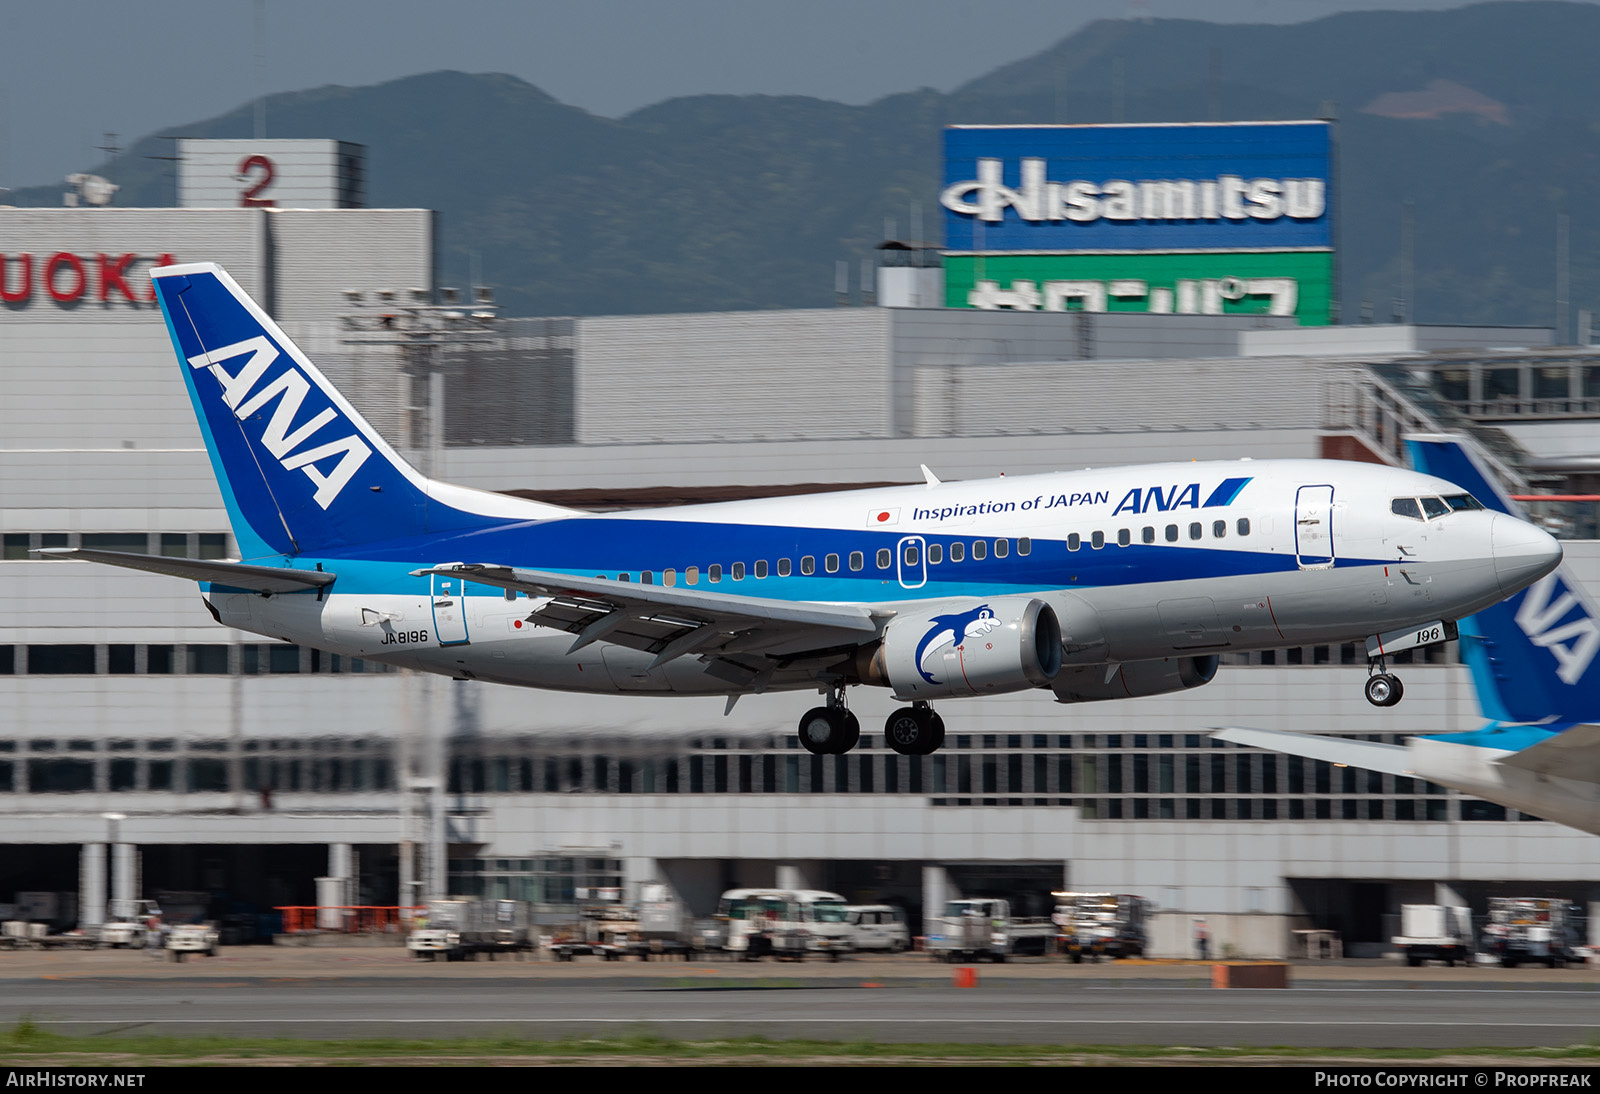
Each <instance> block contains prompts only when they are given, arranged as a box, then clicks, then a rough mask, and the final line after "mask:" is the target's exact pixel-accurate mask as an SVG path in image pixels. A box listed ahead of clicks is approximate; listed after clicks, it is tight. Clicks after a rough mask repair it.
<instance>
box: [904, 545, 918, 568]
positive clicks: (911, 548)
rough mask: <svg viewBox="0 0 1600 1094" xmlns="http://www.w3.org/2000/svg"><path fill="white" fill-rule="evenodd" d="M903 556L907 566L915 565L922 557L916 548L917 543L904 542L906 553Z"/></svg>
mask: <svg viewBox="0 0 1600 1094" xmlns="http://www.w3.org/2000/svg"><path fill="white" fill-rule="evenodd" d="M904 557H905V563H906V565H907V566H915V565H916V564H917V563H918V561H919V560H920V559H921V558H922V552H921V551H918V550H917V545H916V544H915V543H908V544H906V553H905V556H904Z"/></svg>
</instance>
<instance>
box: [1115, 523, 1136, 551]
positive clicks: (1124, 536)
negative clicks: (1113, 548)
mask: <svg viewBox="0 0 1600 1094" xmlns="http://www.w3.org/2000/svg"><path fill="white" fill-rule="evenodd" d="M1132 542H1133V533H1132V532H1130V531H1128V529H1126V528H1118V529H1117V546H1118V547H1126V546H1127V545H1128V544H1130V543H1132Z"/></svg>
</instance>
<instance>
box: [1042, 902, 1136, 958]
mask: <svg viewBox="0 0 1600 1094" xmlns="http://www.w3.org/2000/svg"><path fill="white" fill-rule="evenodd" d="M1050 895H1051V896H1053V897H1055V898H1056V900H1057V901H1058V902H1059V903H1057V904H1056V910H1055V914H1054V915H1053V916H1051V919H1052V921H1053V922H1054V923H1055V924H1056V927H1057V943H1058V946H1059V948H1060V950H1061V952H1062V953H1065V954H1067V955H1068V956H1069V957H1071V958H1072V960H1073V961H1074V962H1081V961H1082V960H1083V959H1084V958H1085V957H1087V958H1090V959H1091V960H1098V959H1099V958H1101V957H1110V958H1118V957H1139V956H1141V955H1142V954H1143V953H1144V950H1145V945H1146V944H1147V941H1148V939H1147V936H1146V930H1145V919H1146V916H1147V914H1148V913H1149V910H1150V902H1149V901H1148V900H1146V899H1145V898H1144V897H1142V896H1132V895H1130V894H1127V893H1071V892H1057V893H1052V894H1050Z"/></svg>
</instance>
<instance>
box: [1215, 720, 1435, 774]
mask: <svg viewBox="0 0 1600 1094" xmlns="http://www.w3.org/2000/svg"><path fill="white" fill-rule="evenodd" d="M1211 736H1212V737H1214V738H1216V739H1217V740H1219V741H1230V742H1232V743H1233V744H1236V745H1244V746H1246V747H1247V748H1264V749H1267V750H1269V751H1271V752H1283V753H1287V754H1288V755H1290V756H1304V757H1306V758H1308V759H1312V760H1325V761H1327V762H1328V763H1331V764H1344V765H1345V766H1347V767H1361V768H1366V769H1367V770H1369V771H1383V772H1386V773H1388V774H1390V775H1413V774H1415V772H1414V771H1413V770H1412V768H1411V759H1410V755H1409V753H1408V750H1407V749H1406V747H1405V746H1404V745H1385V744H1378V743H1376V742H1374V741H1352V740H1348V739H1346V738H1343V737H1323V736H1320V735H1318V734H1314V733H1290V732H1288V731H1286V730H1281V729H1235V728H1229V729H1214V730H1212V731H1211Z"/></svg>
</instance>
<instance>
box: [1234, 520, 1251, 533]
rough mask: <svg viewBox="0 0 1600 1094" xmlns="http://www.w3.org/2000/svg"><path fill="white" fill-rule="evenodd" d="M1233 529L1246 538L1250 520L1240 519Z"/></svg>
mask: <svg viewBox="0 0 1600 1094" xmlns="http://www.w3.org/2000/svg"><path fill="white" fill-rule="evenodd" d="M1235 527H1236V528H1237V529H1238V532H1239V534H1240V535H1241V536H1248V535H1249V534H1250V518H1249V517H1240V518H1239V520H1238V523H1237V524H1236V525H1235Z"/></svg>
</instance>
